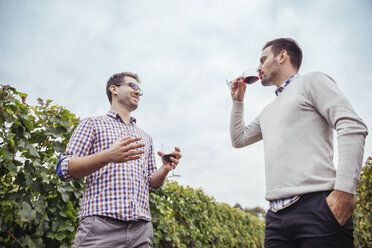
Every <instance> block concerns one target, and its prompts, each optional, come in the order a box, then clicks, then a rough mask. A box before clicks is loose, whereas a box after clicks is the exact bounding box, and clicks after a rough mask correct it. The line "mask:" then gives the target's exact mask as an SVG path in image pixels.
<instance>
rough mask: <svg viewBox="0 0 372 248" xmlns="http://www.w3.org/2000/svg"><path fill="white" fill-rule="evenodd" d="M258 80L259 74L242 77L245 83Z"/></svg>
mask: <svg viewBox="0 0 372 248" xmlns="http://www.w3.org/2000/svg"><path fill="white" fill-rule="evenodd" d="M258 80H260V77H259V76H248V77H245V78H244V82H245V83H246V84H253V83H255V82H257V81H258Z"/></svg>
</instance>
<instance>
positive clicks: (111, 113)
mask: <svg viewBox="0 0 372 248" xmlns="http://www.w3.org/2000/svg"><path fill="white" fill-rule="evenodd" d="M107 115H108V116H110V117H112V118H114V119H117V120H121V121H123V120H122V119H121V117H120V115H119V113H118V112H116V111H115V110H112V109H110V110H109V111H108V112H107ZM136 122H137V120H136V118H134V117H130V120H129V123H130V124H136Z"/></svg>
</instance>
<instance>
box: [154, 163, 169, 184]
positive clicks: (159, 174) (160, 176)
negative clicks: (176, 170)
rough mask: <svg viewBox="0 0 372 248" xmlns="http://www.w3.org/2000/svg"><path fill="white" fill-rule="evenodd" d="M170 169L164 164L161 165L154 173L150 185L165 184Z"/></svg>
mask: <svg viewBox="0 0 372 248" xmlns="http://www.w3.org/2000/svg"><path fill="white" fill-rule="evenodd" d="M168 173H169V170H167V169H165V168H164V165H163V166H161V167H160V168H159V169H158V170H157V171H156V172H155V173H154V174H152V177H151V180H150V187H152V188H158V187H160V186H161V185H163V183H164V180H165V178H166V177H167V175H168Z"/></svg>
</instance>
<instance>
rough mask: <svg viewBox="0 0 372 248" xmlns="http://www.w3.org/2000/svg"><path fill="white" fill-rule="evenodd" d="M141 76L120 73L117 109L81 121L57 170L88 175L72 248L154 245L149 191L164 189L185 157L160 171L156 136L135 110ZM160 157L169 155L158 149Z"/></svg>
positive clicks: (110, 87) (114, 95) (111, 92)
mask: <svg viewBox="0 0 372 248" xmlns="http://www.w3.org/2000/svg"><path fill="white" fill-rule="evenodd" d="M139 86H140V79H139V77H138V75H137V74H135V73H131V72H123V73H117V74H114V75H113V76H112V77H111V78H110V79H109V80H108V82H107V85H106V93H107V96H108V99H109V101H110V104H111V109H110V110H109V111H108V113H107V114H106V115H104V116H99V117H90V118H86V119H84V120H82V121H81V123H80V124H79V125H78V126H77V128H76V130H75V131H74V133H73V135H72V136H71V139H70V141H69V144H68V146H67V148H66V151H65V152H64V153H63V154H62V155H61V156H60V158H59V161H58V165H57V174H58V176H59V178H61V179H62V180H63V181H68V180H76V179H79V178H83V177H85V179H86V188H85V191H84V194H83V199H82V202H81V210H80V216H79V219H80V223H79V227H78V229H77V231H76V235H75V241H74V244H73V246H72V247H150V245H151V242H152V239H153V229H152V224H151V213H150V207H149V191H150V190H151V189H156V188H158V187H160V186H161V185H162V184H163V183H164V180H165V178H166V176H167V174H168V172H169V171H170V170H171V169H172V168H175V167H176V166H177V165H178V163H179V159H180V158H181V157H182V155H181V153H180V149H179V148H178V147H175V150H174V152H173V153H172V154H174V155H175V156H176V158H171V160H172V162H171V163H167V162H165V161H164V160H163V165H162V166H161V167H160V168H159V169H157V167H156V165H155V153H154V145H153V142H152V138H151V136H150V135H149V134H147V133H146V132H144V131H143V130H141V129H140V128H138V127H137V126H136V119H135V118H133V117H131V116H130V115H131V112H133V111H134V110H136V109H137V107H138V102H139V100H140V96H141V95H142V91H141V89H140V87H139ZM158 155H159V156H162V155H163V154H162V153H161V152H158Z"/></svg>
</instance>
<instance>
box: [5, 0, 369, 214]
mask: <svg viewBox="0 0 372 248" xmlns="http://www.w3.org/2000/svg"><path fill="white" fill-rule="evenodd" d="M371 13H372V2H371V1H368V0H365V1H352V0H350V1H347V0H329V1H323V0H319V1H285V2H284V1H275V0H256V1H247V0H246V1H243V0H241V1H237V0H226V1H216V0H214V1H212V0H209V1H200V0H199V1H197V0H188V1H175V0H163V1H156V0H155V1H145V0H136V1H119V0H118V1H103V0H102V1H92V0H90V1H88V0H87V1H76V0H74V1H72V0H71V1H46V0H45V1H35V0H34V1H29V0H27V1H17V0H16V1H11V0H0V37H1V38H0V83H1V84H10V85H12V86H14V87H16V88H17V90H19V91H21V92H25V93H27V94H28V100H27V102H28V103H30V104H32V105H35V104H36V99H37V98H38V97H41V98H43V99H52V100H53V103H54V104H58V105H62V106H64V107H66V108H67V109H69V110H70V111H72V112H73V113H75V114H77V116H79V117H80V118H85V117H88V116H92V115H94V116H96V115H102V114H105V113H106V112H107V111H108V110H109V108H110V106H109V103H108V100H107V98H106V95H105V84H106V81H107V79H108V78H109V77H110V76H111V75H112V74H114V73H117V72H122V71H133V72H137V73H138V74H139V76H140V78H141V79H142V84H143V86H142V88H143V90H144V95H143V97H142V98H141V101H140V107H139V108H138V110H136V111H135V112H133V115H132V116H134V117H136V118H137V124H138V126H139V127H141V128H142V129H144V130H145V131H147V132H148V133H150V134H151V135H152V137H153V139H154V142H155V146H156V148H157V149H158V150H159V149H160V147H161V143H162V141H165V140H170V141H173V142H175V143H177V144H179V146H180V147H181V149H182V153H183V159H182V161H181V164H180V166H179V167H178V168H177V172H178V173H179V174H181V175H182V178H181V179H180V180H179V183H180V184H182V185H189V186H191V187H194V188H202V189H203V190H204V192H205V193H206V194H208V195H209V196H213V197H214V198H215V199H216V200H217V201H219V202H226V203H229V204H231V205H234V204H235V203H237V202H238V203H240V204H241V205H242V206H243V207H255V206H261V207H263V208H267V206H268V204H267V202H266V201H265V200H264V194H265V180H264V179H265V178H264V155H263V143H262V142H259V143H257V144H254V145H252V146H249V147H245V148H242V149H235V148H232V146H231V143H230V135H229V118H230V110H231V106H232V101H231V98H230V95H229V90H228V88H227V86H226V84H225V79H226V78H228V79H232V78H234V77H236V76H239V75H240V74H241V72H242V71H243V70H245V69H247V68H251V67H257V66H258V60H259V56H260V53H261V48H262V46H263V45H264V44H265V42H267V41H269V40H272V39H275V38H279V37H292V38H294V39H295V40H297V41H298V43H299V45H300V46H301V48H302V50H303V54H304V60H303V65H302V68H301V70H300V74H305V73H307V72H310V71H323V72H325V73H327V74H328V75H330V76H331V77H332V78H333V79H335V81H336V82H337V84H338V85H339V87H340V88H341V90H342V91H343V92H344V93H345V94H346V96H347V97H348V98H349V100H350V102H351V103H352V105H353V106H354V107H355V109H356V111H357V113H358V114H359V115H360V117H361V118H362V119H363V120H364V121H365V122H366V124H367V126H368V127H369V128H370V129H371V128H372V100H371V99H372V90H371V89H372V87H371V86H372V71H371V69H372V62H371V58H372V49H371V44H372V29H371V24H372V17H371ZM274 90H275V88H274V87H263V86H261V85H260V84H254V85H252V86H249V88H248V89H247V94H246V99H245V104H246V107H245V119H246V122H249V121H251V120H252V119H253V118H254V117H255V116H256V115H257V114H259V112H260V111H261V109H262V108H263V107H264V106H265V105H266V104H268V103H269V102H271V101H272V100H273V99H274V98H275V94H274ZM371 136H372V135H370V136H368V137H367V143H366V149H365V159H366V158H367V157H368V156H371V155H372V141H371V140H372V138H371ZM336 157H337V155H336ZM304 159H306V157H304ZM365 159H364V160H365ZM336 164H337V161H336Z"/></svg>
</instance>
